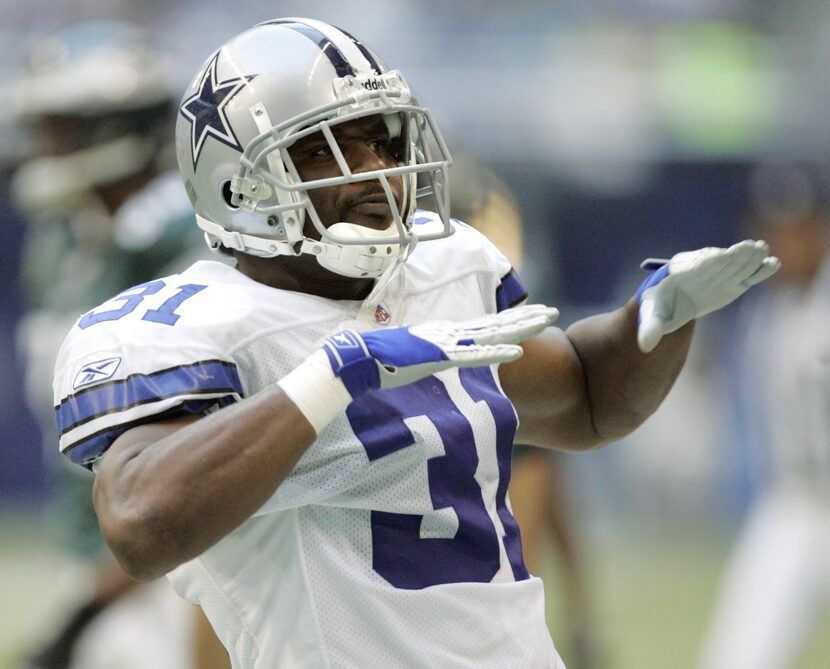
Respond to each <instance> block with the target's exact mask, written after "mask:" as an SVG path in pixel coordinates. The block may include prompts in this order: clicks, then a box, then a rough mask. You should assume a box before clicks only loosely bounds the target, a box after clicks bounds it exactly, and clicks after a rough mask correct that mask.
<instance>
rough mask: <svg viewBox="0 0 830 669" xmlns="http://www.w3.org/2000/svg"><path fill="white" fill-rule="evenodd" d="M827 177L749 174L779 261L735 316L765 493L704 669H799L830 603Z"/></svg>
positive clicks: (757, 212)
mask: <svg viewBox="0 0 830 669" xmlns="http://www.w3.org/2000/svg"><path fill="white" fill-rule="evenodd" d="M826 170H827V166H826V165H822V164H820V163H817V162H814V161H807V160H804V161H798V160H792V161H770V162H767V163H763V164H761V165H759V166H758V167H757V169H755V170H754V172H753V174H752V176H751V180H750V189H749V193H750V210H749V216H750V225H751V227H752V232H753V233H755V234H759V235H763V237H764V239H766V240H768V242H769V244H770V247H771V249H772V251H773V252H774V253H776V254H777V255H778V257H779V258H780V259H781V262H782V265H781V271H780V272H779V273H778V274H777V275H776V276H775V277H774V279H773V280H772V281H770V282H769V283H767V284H766V285H765V286H763V287H762V289H761V290H759V291H757V292H756V293H755V294H754V295H752V296H751V297H750V298H749V299H747V300H746V301H744V302H743V303H742V304H741V305H740V307H739V311H738V315H739V327H738V328H737V330H736V331H735V337H736V344H735V346H734V347H733V349H732V350H734V352H735V355H734V357H733V358H732V361H731V362H732V364H731V367H730V371H731V375H730V376H731V379H732V380H733V382H734V396H735V406H734V407H733V416H734V420H735V422H736V424H737V428H738V429H736V430H735V434H736V435H737V437H738V439H739V440H742V441H743V442H744V443H743V444H741V446H740V447H741V451H742V453H743V454H744V457H748V458H749V463H750V465H752V466H751V467H750V468H749V470H750V472H751V473H752V475H753V476H752V478H753V479H754V480H752V481H751V482H750V483H751V484H752V486H753V487H754V488H755V489H756V493H755V495H754V496H753V501H752V504H751V508H750V510H749V513H748V515H747V518H746V520H745V522H744V526H743V529H742V531H741V535H740V538H739V539H738V541H737V542H736V545H735V547H734V549H733V551H732V555H731V556H730V559H729V562H728V564H727V568H726V571H725V575H724V579H723V583H722V584H721V589H720V593H719V597H718V601H717V605H716V608H715V610H714V612H713V615H712V618H711V621H710V626H709V630H708V634H707V636H706V638H705V640H704V644H703V648H702V653H701V658H700V662H699V665H698V666H699V667H700V668H701V669H787V668H789V667H793V666H795V663H796V662H797V661H798V657H799V654H800V652H801V651H802V650H803V649H804V646H805V642H806V640H807V639H808V637H809V633H810V631H811V630H812V629H815V626H816V625H817V623H818V622H819V621H820V620H821V614H822V612H823V611H824V612H826V611H827V610H828V603H830V197H829V196H830V191H828V185H830V184H828V181H827V179H828V176H830V175H828V172H827V171H826ZM759 458H760V459H759Z"/></svg>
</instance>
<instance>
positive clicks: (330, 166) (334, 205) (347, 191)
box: [289, 116, 403, 236]
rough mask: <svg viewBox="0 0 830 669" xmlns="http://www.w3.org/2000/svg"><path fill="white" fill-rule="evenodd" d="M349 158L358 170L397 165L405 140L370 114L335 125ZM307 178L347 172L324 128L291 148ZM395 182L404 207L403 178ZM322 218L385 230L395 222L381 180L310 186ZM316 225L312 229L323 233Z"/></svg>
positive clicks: (397, 200)
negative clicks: (318, 186) (316, 228)
mask: <svg viewBox="0 0 830 669" xmlns="http://www.w3.org/2000/svg"><path fill="white" fill-rule="evenodd" d="M332 133H333V134H334V136H335V138H336V139H337V143H338V145H339V147H340V150H341V151H342V152H343V157H344V158H345V159H346V163H347V164H348V165H349V169H351V171H352V172H353V173H360V172H369V171H372V170H379V169H386V168H390V167H395V166H396V165H397V164H398V163H399V162H400V160H401V153H402V150H403V149H402V141H401V140H400V139H398V138H390V137H389V130H388V129H387V127H386V124H385V123H384V121H383V119H382V118H381V117H380V116H368V117H365V118H360V119H356V120H354V121H349V122H347V123H342V124H340V125H337V126H334V127H332ZM289 151H290V154H291V159H292V160H293V161H294V164H295V166H296V167H297V171H298V172H299V173H300V176H301V177H302V179H303V181H311V180H313V179H324V178H327V177H337V176H341V174H342V173H341V171H340V167H339V166H338V165H337V161H336V160H335V158H334V155H333V154H332V150H331V147H330V146H329V145H328V143H327V142H326V139H325V137H323V134H322V133H315V134H314V135H310V136H308V137H305V138H303V139H301V140H299V141H297V142H296V143H295V144H294V145H293V146H291V148H290V149H289ZM389 185H390V187H391V189H392V192H393V194H394V196H395V203H396V206H397V207H400V204H401V201H402V199H403V179H402V178H401V177H393V178H391V179H389ZM308 195H309V197H310V198H311V202H312V204H313V205H314V208H315V209H316V210H317V213H318V215H319V216H320V220H322V221H323V223H324V224H325V225H326V226H327V227H328V226H329V225H333V224H334V223H339V222H345V223H354V224H356V225H362V226H364V227H367V228H374V229H375V230H384V229H386V228H388V227H389V226H390V225H391V223H392V211H391V210H390V208H389V202H388V200H387V198H386V194H385V192H384V190H383V187H382V186H381V184H380V182H379V181H378V180H375V179H373V180H371V181H359V182H356V183H349V184H344V185H341V186H329V187H327V188H315V189H310V190H309V191H308ZM315 233H316V230H315V231H312V230H308V229H307V230H306V234H308V235H310V236H311V235H313V236H317V235H316V234H315Z"/></svg>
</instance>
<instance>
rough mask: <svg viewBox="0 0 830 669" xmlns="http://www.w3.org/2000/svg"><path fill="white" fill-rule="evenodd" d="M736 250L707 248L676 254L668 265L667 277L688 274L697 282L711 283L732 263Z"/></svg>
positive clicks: (737, 250) (738, 251) (737, 251)
mask: <svg viewBox="0 0 830 669" xmlns="http://www.w3.org/2000/svg"><path fill="white" fill-rule="evenodd" d="M738 253H740V250H739V249H737V248H734V247H733V248H728V249H720V248H707V249H702V250H701V251H699V252H694V251H692V252H688V253H678V254H677V256H675V258H672V260H671V262H670V263H669V275H671V274H689V275H691V276H693V277H694V278H695V279H696V280H698V281H711V280H712V279H713V278H715V277H716V276H718V275H719V274H720V273H721V272H722V271H723V270H724V269H725V268H726V267H728V266H729V265H730V264H731V263H732V262H734V259H735V255H736V254H738Z"/></svg>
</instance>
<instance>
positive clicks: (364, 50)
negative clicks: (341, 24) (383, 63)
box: [338, 28, 380, 74]
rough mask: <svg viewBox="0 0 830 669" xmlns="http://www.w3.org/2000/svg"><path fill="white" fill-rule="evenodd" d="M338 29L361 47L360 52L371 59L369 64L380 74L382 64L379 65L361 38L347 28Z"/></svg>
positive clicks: (367, 58)
mask: <svg viewBox="0 0 830 669" xmlns="http://www.w3.org/2000/svg"><path fill="white" fill-rule="evenodd" d="M338 30H339V31H340V32H341V33H343V34H344V35H345V36H346V37H348V38H349V39H350V40H351V41H352V42H354V43H355V46H356V47H357V48H358V49H360V53H362V54H363V57H364V58H365V59H366V60H368V61H369V65H371V66H372V69H373V70H374V71H375V74H380V65H378V62H377V61H376V60H375V59H374V57H373V56H372V54H371V52H370V51H369V49H367V48H366V45H365V44H364V43H363V42H361V41H360V40H359V39H357V37H355V36H354V35H352V34H350V33H347V32H346V31H345V30H343V28H338Z"/></svg>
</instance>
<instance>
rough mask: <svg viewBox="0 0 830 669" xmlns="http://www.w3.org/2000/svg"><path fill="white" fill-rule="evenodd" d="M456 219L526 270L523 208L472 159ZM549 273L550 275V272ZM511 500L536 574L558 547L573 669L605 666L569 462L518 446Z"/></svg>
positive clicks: (462, 179)
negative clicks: (575, 519) (577, 525)
mask: <svg viewBox="0 0 830 669" xmlns="http://www.w3.org/2000/svg"><path fill="white" fill-rule="evenodd" d="M450 174H451V178H452V190H451V198H450V209H451V211H452V214H453V217H454V218H456V219H459V220H461V221H464V222H466V223H468V224H469V225H471V226H472V227H474V228H475V229H476V230H478V231H479V232H481V233H483V234H484V236H485V237H487V238H488V239H489V240H490V241H491V242H493V244H494V245H495V247H496V248H497V249H499V251H501V252H502V253H504V255H505V257H506V258H507V259H508V260H509V261H510V264H511V265H512V266H513V268H514V269H516V271H517V272H519V273H521V272H522V264H523V263H522V258H523V248H524V234H523V229H522V228H523V226H522V219H521V216H520V214H519V207H518V204H517V202H516V200H515V198H514V196H513V193H511V191H510V188H509V187H508V186H507V184H505V183H504V182H503V181H502V180H501V179H499V178H498V177H497V176H496V175H495V174H494V173H493V172H491V171H490V170H488V169H487V168H485V167H484V166H483V165H481V164H479V163H478V162H477V161H475V160H473V159H472V158H470V157H469V156H465V155H461V156H459V155H458V154H457V153H456V154H455V155H454V156H453V164H452V166H451V168H450ZM545 271H548V272H549V271H550V268H549V267H546V268H545ZM511 464H512V467H511V475H510V486H509V488H508V494H509V498H510V508H511V511H512V512H513V516H514V517H515V518H516V522H517V523H518V525H519V527H520V528H521V536H522V553H523V555H524V560H525V564H526V565H527V568H528V571H529V572H530V573H531V574H536V575H539V574H540V573H541V564H540V563H541V561H542V551H543V550H544V549H545V548H547V547H549V546H553V548H554V551H553V553H554V556H555V560H556V564H557V566H558V567H559V568H560V569H561V572H562V578H561V579H560V581H559V582H560V583H561V584H562V587H563V591H562V592H561V593H559V592H557V596H561V597H562V598H563V600H564V604H563V606H562V611H563V612H564V614H565V616H566V621H565V627H566V629H567V630H568V632H569V634H568V638H567V640H566V642H565V645H564V649H560V652H561V654H562V655H563V656H564V657H565V658H566V659H567V660H568V666H569V667H570V669H590V668H595V667H598V666H600V662H601V660H600V657H601V654H602V653H601V650H600V648H599V645H598V641H597V638H596V633H595V630H594V622H593V615H592V612H591V609H592V607H591V603H590V595H589V588H588V583H587V578H588V577H587V575H586V573H585V567H584V566H583V565H582V562H581V561H582V554H583V549H582V547H581V545H580V542H579V537H578V534H577V532H576V530H575V528H574V526H573V524H572V522H571V513H572V502H571V500H570V499H569V494H568V485H567V480H566V477H565V466H566V463H565V456H564V454H562V453H558V452H556V451H553V450H551V449H545V448H535V447H533V446H521V445H514V447H513V458H512V463H511Z"/></svg>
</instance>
